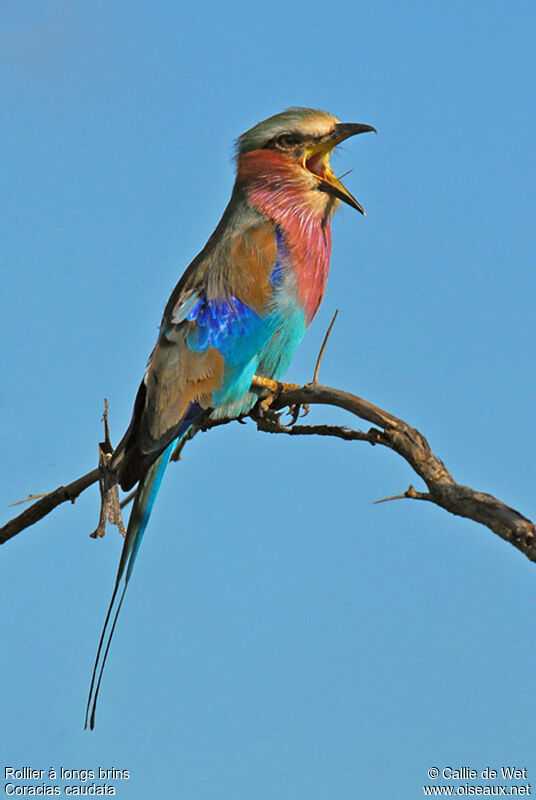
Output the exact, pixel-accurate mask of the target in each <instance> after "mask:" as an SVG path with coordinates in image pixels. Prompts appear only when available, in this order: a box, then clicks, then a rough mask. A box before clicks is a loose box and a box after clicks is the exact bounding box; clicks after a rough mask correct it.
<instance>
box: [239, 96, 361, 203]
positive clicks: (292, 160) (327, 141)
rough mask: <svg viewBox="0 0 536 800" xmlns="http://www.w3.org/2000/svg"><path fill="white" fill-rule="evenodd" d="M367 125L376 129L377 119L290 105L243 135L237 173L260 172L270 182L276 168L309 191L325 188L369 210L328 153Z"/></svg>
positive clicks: (253, 175)
mask: <svg viewBox="0 0 536 800" xmlns="http://www.w3.org/2000/svg"><path fill="white" fill-rule="evenodd" d="M368 131H374V133H376V129H375V128H373V127H372V125H364V124H362V123H360V122H340V121H339V120H338V119H337V117H334V116H333V115H332V114H328V113H327V111H317V110H315V109H313V108H289V109H287V110H286V111H283V112H281V113H280V114H275V115H274V116H273V117H269V118H268V119H265V120H264V121H263V122H259V123H258V124H257V125H255V126H254V127H253V128H250V130H248V131H246V133H243V134H242V136H240V138H239V139H238V141H237V161H238V174H239V176H240V175H242V176H243V177H244V178H245V180H246V181H247V180H248V179H250V180H251V179H257V178H260V179H264V180H267V181H268V183H269V181H270V178H271V172H273V173H275V174H277V173H278V172H282V173H286V174H288V175H291V176H293V178H294V181H295V183H298V184H299V185H300V186H301V187H302V188H303V189H304V190H305V191H307V192H310V191H311V190H312V191H314V192H317V191H320V192H323V193H325V194H327V195H328V196H330V197H331V198H337V199H338V200H342V201H343V202H344V203H347V204H348V205H349V206H352V208H355V209H357V210H358V211H360V212H361V213H362V214H364V213H365V210H364V208H363V206H362V205H361V203H359V201H358V200H356V198H355V197H354V196H353V195H352V194H351V193H350V192H349V191H348V189H347V188H346V187H345V186H344V185H343V184H342V183H341V181H340V180H339V179H338V178H337V176H336V175H335V173H334V172H333V169H332V168H331V165H330V163H329V158H330V155H331V152H332V150H333V148H334V147H336V145H338V144H340V142H342V141H344V140H345V139H348V138H349V137H350V136H355V135H356V134H358V133H367V132H368ZM335 205H336V204H335Z"/></svg>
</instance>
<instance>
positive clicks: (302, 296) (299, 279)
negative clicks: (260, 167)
mask: <svg viewBox="0 0 536 800" xmlns="http://www.w3.org/2000/svg"><path fill="white" fill-rule="evenodd" d="M244 188H245V191H246V196H247V198H248V202H249V203H250V204H251V205H252V206H254V207H255V208H257V209H258V210H259V211H261V212H262V213H263V214H265V215H266V216H268V217H270V219H272V221H273V222H274V223H275V224H276V225H277V228H278V230H279V231H280V233H281V234H282V243H281V245H280V249H281V250H282V251H283V252H282V253H280V255H284V257H285V260H286V261H287V263H288V264H289V265H290V267H291V269H292V270H293V271H294V273H295V275H296V287H297V293H298V302H299V303H300V305H301V306H302V308H303V309H304V312H305V317H306V324H307V325H308V324H309V323H310V322H311V321H312V319H313V318H314V316H315V314H316V312H317V310H318V307H319V305H320V303H321V302H322V298H323V297H324V292H325V290H326V282H327V278H328V272H329V260H330V255H331V227H330V222H329V220H330V216H331V214H332V212H333V211H334V206H333V201H332V200H331V198H329V197H328V196H327V195H326V194H324V193H322V192H319V191H317V190H316V188H315V187H314V185H313V186H312V185H311V183H310V182H309V181H308V180H307V177H306V176H301V175H300V174H299V173H293V172H290V171H288V172H285V171H283V170H281V171H277V172H276V171H274V170H272V171H270V172H269V173H268V171H267V172H266V173H265V174H264V175H262V174H260V173H259V172H257V173H256V174H255V176H254V177H253V179H250V180H248V181H247V182H246V185H245V187H244Z"/></svg>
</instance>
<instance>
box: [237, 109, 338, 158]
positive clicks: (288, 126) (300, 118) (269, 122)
mask: <svg viewBox="0 0 536 800" xmlns="http://www.w3.org/2000/svg"><path fill="white" fill-rule="evenodd" d="M339 121H340V120H338V119H337V117H334V116H333V114H328V112H327V111H319V110H317V109H315V108H288V109H287V110H286V111H282V112H281V113H280V114H274V116H273V117H268V119H265V120H263V122H259V123H257V125H254V126H253V128H250V129H249V131H246V132H245V133H243V134H242V136H240V138H239V139H238V141H237V143H236V144H237V148H236V149H237V151H238V153H247V152H249V151H251V150H258V149H260V148H262V147H264V145H265V144H266V143H267V142H269V141H270V139H273V138H274V136H279V135H280V134H282V133H300V134H302V135H303V136H305V137H307V136H310V137H311V138H314V137H315V136H325V135H326V134H327V133H329V132H330V131H331V130H332V129H333V126H334V125H336V124H337V122H339Z"/></svg>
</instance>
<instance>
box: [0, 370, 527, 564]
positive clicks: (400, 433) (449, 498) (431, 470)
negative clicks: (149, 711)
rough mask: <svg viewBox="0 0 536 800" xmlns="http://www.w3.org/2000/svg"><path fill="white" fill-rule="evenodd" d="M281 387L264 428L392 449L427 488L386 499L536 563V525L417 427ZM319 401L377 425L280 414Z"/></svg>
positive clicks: (333, 392) (98, 474)
mask: <svg viewBox="0 0 536 800" xmlns="http://www.w3.org/2000/svg"><path fill="white" fill-rule="evenodd" d="M279 386H280V388H278V390H277V391H276V392H275V393H274V394H273V395H272V397H271V403H270V404H269V409H268V411H266V405H264V406H263V405H261V403H258V404H257V405H256V406H255V408H254V409H253V411H252V412H251V414H249V417H250V418H251V419H253V420H254V421H255V422H256V424H257V427H258V429H259V430H260V431H262V432H266V433H280V434H286V435H291V436H311V435H316V436H334V437H337V438H339V439H344V440H359V441H366V442H369V443H370V444H372V445H382V446H384V447H388V448H389V449H391V450H393V451H394V452H396V453H398V454H399V455H400V456H401V457H402V458H404V459H405V460H406V461H407V462H408V464H409V465H410V466H411V467H412V469H413V470H414V471H415V473H416V474H417V475H418V476H419V477H420V478H422V480H423V481H424V483H425V484H426V486H427V489H428V491H427V492H419V491H417V490H416V489H414V488H413V486H410V487H409V488H408V489H407V490H406V491H405V492H403V493H402V494H400V495H394V496H393V497H391V498H384V501H386V500H394V499H401V498H410V499H416V500H426V501H428V502H431V503H435V504H436V505H438V506H441V508H444V509H445V510H446V511H449V512H450V513H451V514H456V515H458V516H460V517H466V518H468V519H472V520H474V521H475V522H479V523H481V524H482V525H485V526H487V527H488V528H489V529H490V530H492V531H493V532H494V533H496V534H497V535H498V536H500V537H501V538H503V539H505V540H506V541H507V542H510V544H513V545H514V547H517V549H518V550H520V551H521V552H522V553H523V554H524V555H525V556H526V557H527V558H529V559H530V560H531V561H536V526H535V525H534V523H533V522H531V521H530V520H529V519H527V517H525V516H523V514H521V513H519V512H518V511H516V510H515V509H513V508H511V507H510V506H508V505H506V504H505V503H503V502H501V501H500V500H498V499H497V498H496V497H493V496H492V495H490V494H487V493H486V492H479V491H477V490H475V489H471V488H470V487H469V486H463V485H462V484H459V483H456V481H455V480H454V478H453V477H452V475H451V474H450V472H449V471H448V469H447V468H446V467H445V465H444V464H443V462H442V461H441V459H439V458H438V457H437V456H436V455H434V453H433V452H432V450H431V448H430V445H429V444H428V442H427V440H426V439H425V437H424V436H423V435H422V434H421V433H420V432H419V431H418V430H417V429H416V428H413V427H412V426H411V425H408V423H407V422H404V420H401V419H399V418H398V417H395V416H394V415H393V414H390V413H389V412H388V411H384V410H383V409H381V408H379V407H378V406H375V405H373V404H372V403H370V402H369V401H368V400H364V399H363V398H361V397H358V396H357V395H354V394H351V393H350V392H345V391H342V390H341V389H334V388H332V387H330V386H323V385H322V384H320V383H317V382H313V383H308V384H305V385H304V386H300V387H297V388H292V389H290V390H289V389H285V388H284V385H283V384H280V385H279ZM318 404H321V405H330V406H337V407H338V408H342V409H344V410H345V411H348V412H349V413H350V414H353V415H354V416H356V417H358V418H359V419H362V420H365V421H366V422H369V423H371V424H372V425H373V426H375V427H373V428H370V429H369V430H368V431H359V430H353V429H351V428H347V427H344V426H337V425H296V424H290V425H284V424H282V422H281V419H280V416H281V415H278V414H277V413H276V412H277V411H282V410H283V409H286V408H288V409H295V408H296V407H299V406H307V405H318ZM293 420H294V421H295V415H293ZM228 421H230V420H228ZM239 421H244V420H239ZM291 422H292V421H291ZM225 423H226V421H225V420H218V421H217V422H211V420H210V419H208V418H207V417H204V418H203V419H202V420H201V421H200V422H199V423H198V424H197V425H196V427H195V428H193V429H192V430H191V431H190V433H189V435H188V437H187V438H188V439H191V438H193V436H195V435H196V434H197V433H198V432H199V431H206V430H209V429H210V428H213V427H215V426H217V425H221V424H225ZM107 440H108V437H107ZM183 446H184V442H182V443H181V444H180V445H179V446H178V448H177V449H176V451H175V453H174V458H175V460H177V459H178V458H179V456H180V452H181V450H182V447H183ZM106 469H107V468H106V465H105V463H104V461H103V460H102V459H101V465H100V467H98V468H96V469H94V470H92V471H91V472H88V473H87V474H86V475H83V476H82V477H81V478H77V480H75V481H73V482H72V483H70V484H69V485H67V486H60V487H58V488H57V489H56V490H55V491H53V492H50V493H49V494H47V495H45V496H44V497H42V498H41V499H39V500H37V501H36V502H35V503H33V505H31V506H30V507H29V508H27V509H26V510H25V511H23V512H22V514H20V515H19V516H17V517H15V518H14V519H12V520H10V521H9V522H8V523H6V525H4V526H3V528H0V544H2V543H4V542H6V541H7V540H8V539H10V538H12V537H13V536H15V535H16V534H17V533H20V532H21V531H22V530H24V529H25V528H28V527H30V525H33V524H34V523H35V522H37V521H38V520H40V519H42V518H43V517H44V516H46V515H47V514H49V513H50V512H51V511H52V510H53V509H54V508H56V506H58V505H60V503H64V502H65V501H67V500H70V501H71V502H74V501H75V499H76V498H77V497H78V495H80V494H81V493H82V492H83V491H85V489H87V488H88V486H91V485H92V484H93V483H96V482H97V481H98V480H99V479H100V480H101V484H102V483H103V471H105V470H106ZM105 485H106V493H105V494H106V497H107V498H108V503H111V507H112V512H111V513H112V518H113V521H114V522H115V524H118V521H117V513H118V509H117V506H116V502H115V499H114V498H112V500H111V501H110V499H109V498H110V491H111V489H110V483H109V481H108V482H105ZM101 521H102V518H101ZM99 533H102V526H101V527H100V528H99Z"/></svg>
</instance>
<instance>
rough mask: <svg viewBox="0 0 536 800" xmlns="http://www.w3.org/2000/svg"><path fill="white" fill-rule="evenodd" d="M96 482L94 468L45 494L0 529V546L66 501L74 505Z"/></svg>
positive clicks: (97, 471)
mask: <svg viewBox="0 0 536 800" xmlns="http://www.w3.org/2000/svg"><path fill="white" fill-rule="evenodd" d="M98 480H99V468H98V467H95V469H92V470H91V472H87V473H86V474H85V475H82V477H81V478H77V479H76V480H75V481H73V482H72V483H69V484H68V485H67V486H58V488H57V489H55V490H54V491H53V492H49V493H48V494H46V495H45V496H44V497H43V498H42V499H41V500H38V501H37V503H34V504H33V505H32V506H30V507H29V508H27V509H25V511H23V512H22V514H19V516H18V517H14V518H13V519H12V520H10V521H9V522H7V523H6V524H5V525H4V526H3V527H2V528H0V544H4V543H5V542H7V541H8V539H11V538H12V537H13V536H16V535H17V533H20V532H21V531H23V530H24V529H25V528H29V527H30V525H33V524H34V523H36V522H39V520H40V519H43V517H46V515H47V514H50V512H51V511H53V510H54V509H55V508H56V506H59V505H61V504H62V503H66V502H67V500H70V501H71V503H74V501H75V500H76V498H77V497H78V496H79V495H80V494H82V492H84V491H85V490H86V489H87V488H88V486H91V485H92V484H93V483H97V481H98Z"/></svg>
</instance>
